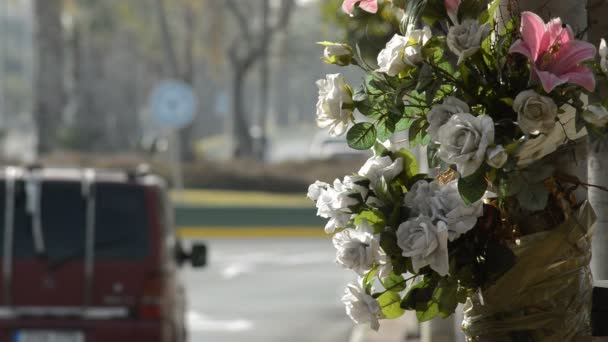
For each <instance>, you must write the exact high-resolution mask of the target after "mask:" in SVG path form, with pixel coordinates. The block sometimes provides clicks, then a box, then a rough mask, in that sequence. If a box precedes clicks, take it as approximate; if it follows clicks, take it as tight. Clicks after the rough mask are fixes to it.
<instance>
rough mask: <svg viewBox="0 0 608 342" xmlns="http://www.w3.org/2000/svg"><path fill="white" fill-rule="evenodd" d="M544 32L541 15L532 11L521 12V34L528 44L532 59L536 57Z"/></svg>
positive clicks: (538, 53) (534, 59)
mask: <svg viewBox="0 0 608 342" xmlns="http://www.w3.org/2000/svg"><path fill="white" fill-rule="evenodd" d="M544 33H545V22H544V21H543V19H542V18H541V17H539V16H538V15H537V14H535V13H532V12H523V13H522V14H521V36H522V38H523V40H524V42H526V45H528V48H529V50H530V56H531V59H532V60H533V61H536V60H537V59H538V56H539V55H540V51H542V50H541V44H542V41H543V35H544Z"/></svg>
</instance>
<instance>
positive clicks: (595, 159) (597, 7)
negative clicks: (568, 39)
mask: <svg viewBox="0 0 608 342" xmlns="http://www.w3.org/2000/svg"><path fill="white" fill-rule="evenodd" d="M587 8H588V13H589V31H588V37H589V41H590V42H591V43H593V44H599V42H600V40H601V39H602V38H608V34H607V33H608V22H607V21H606V20H605V18H606V16H608V4H607V3H606V1H604V0H589V1H588V7H587ZM597 92H598V96H597V98H595V99H593V98H592V99H591V100H592V102H594V101H595V100H599V101H601V100H603V99H605V98H606V96H608V89H607V87H606V83H605V82H598V89H597ZM589 183H590V184H596V185H601V186H604V187H608V143H607V142H605V141H604V142H598V143H597V144H594V145H592V146H590V148H589ZM589 202H590V203H591V205H592V206H593V208H594V209H595V213H596V214H597V223H596V226H595V236H594V237H593V249H592V252H593V253H592V255H593V257H592V259H591V270H592V272H593V277H594V278H595V279H598V280H606V279H608V248H606V246H608V193H607V192H605V191H602V190H599V189H596V188H593V187H590V188H589Z"/></svg>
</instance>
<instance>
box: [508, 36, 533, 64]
mask: <svg viewBox="0 0 608 342" xmlns="http://www.w3.org/2000/svg"><path fill="white" fill-rule="evenodd" d="M509 53H520V54H522V55H524V56H526V57H528V59H530V60H531V59H532V54H531V53H530V49H529V48H528V45H527V44H526V43H525V42H524V41H523V40H521V39H518V40H517V41H516V42H515V43H513V45H511V48H509Z"/></svg>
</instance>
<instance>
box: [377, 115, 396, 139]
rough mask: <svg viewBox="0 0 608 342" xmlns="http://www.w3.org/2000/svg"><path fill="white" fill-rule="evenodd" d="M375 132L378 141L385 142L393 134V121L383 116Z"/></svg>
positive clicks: (390, 117) (389, 116)
mask: <svg viewBox="0 0 608 342" xmlns="http://www.w3.org/2000/svg"><path fill="white" fill-rule="evenodd" d="M376 131H377V135H378V139H379V140H380V141H384V140H387V139H388V138H390V137H391V135H393V133H395V121H394V119H393V117H392V116H391V115H385V116H383V117H382V118H380V120H378V123H377V124H376Z"/></svg>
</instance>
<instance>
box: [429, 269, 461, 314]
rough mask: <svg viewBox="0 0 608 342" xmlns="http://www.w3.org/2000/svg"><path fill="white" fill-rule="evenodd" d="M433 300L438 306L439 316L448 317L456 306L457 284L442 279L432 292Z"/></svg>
mask: <svg viewBox="0 0 608 342" xmlns="http://www.w3.org/2000/svg"><path fill="white" fill-rule="evenodd" d="M433 299H434V301H435V302H437V304H438V308H439V315H440V316H441V317H443V318H446V317H449V316H450V315H452V314H453V313H454V312H455V311H456V307H457V306H458V282H456V281H450V280H449V279H448V278H443V279H441V281H440V282H439V286H437V287H436V288H435V291H434V292H433Z"/></svg>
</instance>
